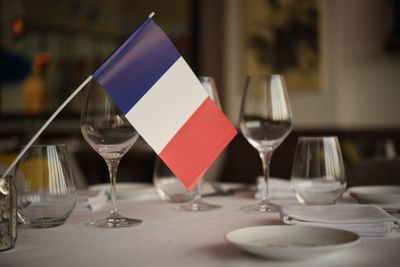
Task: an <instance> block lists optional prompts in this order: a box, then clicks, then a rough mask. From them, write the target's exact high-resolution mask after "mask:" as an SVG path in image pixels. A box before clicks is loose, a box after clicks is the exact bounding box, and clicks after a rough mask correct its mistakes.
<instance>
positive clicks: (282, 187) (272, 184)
mask: <svg viewBox="0 0 400 267" xmlns="http://www.w3.org/2000/svg"><path fill="white" fill-rule="evenodd" d="M265 187H266V184H265V178H264V177H262V176H259V177H257V188H256V193H255V195H254V197H255V198H256V199H262V196H263V195H264V191H265ZM268 187H269V189H268V197H269V198H294V197H295V195H294V193H293V190H292V187H291V185H290V180H287V179H280V178H270V179H269V181H268Z"/></svg>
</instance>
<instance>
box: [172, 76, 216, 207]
mask: <svg viewBox="0 0 400 267" xmlns="http://www.w3.org/2000/svg"><path fill="white" fill-rule="evenodd" d="M199 81H200V82H201V84H202V85H203V87H204V89H205V90H206V92H207V94H208V95H209V96H210V97H211V99H212V100H213V101H214V102H215V103H216V104H217V106H218V107H219V108H221V103H220V101H219V97H218V92H217V87H216V85H215V81H214V78H212V77H209V76H200V77H199ZM203 178H204V177H203ZM203 178H202V179H203ZM202 179H200V180H199V182H198V183H197V185H196V187H195V188H194V190H193V191H194V199H193V200H192V201H191V202H189V203H186V204H183V205H181V206H180V207H178V210H184V211H208V210H213V209H218V208H220V207H221V206H219V205H214V204H209V203H207V202H204V201H203V200H202V198H201V184H202Z"/></svg>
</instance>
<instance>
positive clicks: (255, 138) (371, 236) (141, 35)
mask: <svg viewBox="0 0 400 267" xmlns="http://www.w3.org/2000/svg"><path fill="white" fill-rule="evenodd" d="M153 15H154V13H152V14H151V15H150V16H149V17H148V18H147V19H146V20H145V21H144V22H143V23H142V24H141V25H140V26H139V28H138V30H137V31H136V32H135V33H134V34H133V35H132V36H130V37H129V38H128V39H127V41H125V43H124V44H123V45H122V46H121V48H119V49H118V50H117V51H116V52H115V53H114V54H113V55H112V56H111V57H110V58H109V59H108V60H107V61H106V62H105V63H104V64H103V65H102V66H101V67H100V68H99V69H98V70H97V71H96V72H95V73H93V76H92V75H91V76H89V77H88V78H87V79H86V80H85V81H84V82H83V84H82V85H81V86H80V87H78V88H77V89H76V90H75V91H74V93H73V94H72V95H71V96H70V97H69V98H68V99H67V101H66V102H64V103H63V104H62V105H61V106H60V108H59V109H58V110H57V111H56V112H55V114H54V115H53V116H52V117H51V118H50V119H49V121H47V122H46V123H45V125H44V126H43V127H42V128H41V129H40V130H39V132H38V133H37V134H36V135H35V136H34V138H32V140H31V141H29V142H28V145H27V146H25V147H24V148H23V149H22V150H21V152H20V154H19V155H18V156H17V158H16V160H15V161H14V162H13V163H12V164H11V165H10V166H9V167H8V169H7V170H6V171H5V174H7V172H9V171H10V170H11V169H12V168H13V167H14V166H15V164H17V163H16V162H18V164H17V165H16V168H15V172H14V176H13V177H12V179H8V177H9V176H6V175H5V174H4V177H3V176H1V178H0V211H1V213H0V227H1V228H0V230H1V232H0V233H1V234H2V235H1V237H0V250H3V251H1V252H0V266H61V267H62V266H154V267H155V266H175V267H179V266H185V267H186V266H211V267H213V266H238V267H239V266H266V265H268V266H297V267H301V266H363V267H368V266H377V265H381V266H399V264H400V253H399V248H400V232H399V225H400V219H399V218H397V217H395V216H392V215H395V214H394V213H395V212H398V205H400V199H399V197H398V196H399V191H396V190H392V189H393V188H392V187H385V188H378V189H377V188H375V189H374V190H368V188H367V189H365V188H364V189H363V188H361V189H360V188H350V189H349V192H345V190H346V176H345V173H344V165H343V159H342V155H341V150H340V143H339V140H338V139H337V137H335V136H320V137H301V138H300V139H299V140H298V143H297V147H296V152H295V160H294V164H293V166H288V168H292V176H291V179H290V180H283V179H277V178H273V179H270V177H269V168H270V166H269V163H270V160H271V157H272V154H273V152H274V151H275V150H276V149H277V148H278V147H279V145H280V144H281V143H282V142H283V141H284V140H285V138H286V137H287V136H288V134H289V133H290V131H291V130H292V122H293V115H292V111H291V107H290V101H289V98H288V94H287V90H286V85H285V80H284V77H283V76H282V75H279V74H271V75H249V76H248V77H247V79H246V84H245V90H244V94H243V98H242V104H241V109H240V130H241V132H242V134H243V135H244V136H245V138H246V139H247V140H248V141H249V143H250V144H251V145H252V146H253V147H254V149H256V150H257V151H258V153H259V155H260V159H261V162H262V167H263V169H262V170H263V176H262V177H249V178H252V179H256V181H257V182H256V185H254V186H253V185H245V184H230V183H226V184H223V183H219V182H218V181H217V180H209V179H207V172H206V171H207V170H208V169H209V167H210V166H211V165H212V163H213V162H214V161H215V160H216V158H217V156H218V155H219V154H220V153H221V152H222V150H223V149H224V148H225V147H226V146H227V145H228V143H229V142H230V141H231V140H232V139H233V137H234V136H235V135H236V133H237V132H236V129H235V128H234V127H233V125H232V124H231V123H230V122H229V120H228V119H227V118H226V117H225V116H224V114H223V113H222V112H221V110H220V104H219V100H218V94H217V91H216V87H215V82H214V80H213V79H212V78H211V77H196V76H195V75H194V74H193V72H192V71H191V70H190V67H189V66H188V65H187V64H186V62H185V61H184V60H183V59H182V58H181V56H180V54H179V52H178V51H177V50H176V49H175V47H174V46H173V44H172V43H171V41H170V40H169V39H168V37H167V36H166V35H165V33H164V32H163V31H162V30H161V29H160V28H159V27H158V26H157V25H156V24H155V23H154V21H153V20H152V19H151V17H152V16H153ZM137 43H140V45H137ZM143 44H145V45H143ZM147 44H149V45H147ZM154 45H158V46H157V47H162V48H163V49H154V47H153V46H154ZM143 58H146V64H142V63H143V62H142V61H143ZM148 61H149V62H150V63H151V64H150V63H149V64H147V63H148ZM160 62H162V63H163V64H159V63H160ZM161 65H162V66H161ZM164 65H165V66H164ZM157 68H158V69H157ZM171 69H172V70H171ZM92 78H94V79H96V81H97V82H95V81H91V80H92ZM149 84H150V85H151V86H149ZM86 85H88V88H87V90H86V97H85V101H84V104H83V105H82V112H81V131H82V135H83V137H84V139H85V140H86V142H87V143H88V144H89V145H90V146H91V147H92V148H93V149H94V151H96V153H98V154H99V155H100V156H102V157H103V158H104V161H105V164H106V165H107V167H108V170H109V178H110V184H107V185H104V184H97V185H91V186H90V187H88V188H87V189H85V190H76V188H75V183H74V179H73V177H72V176H73V175H72V173H73V172H72V171H71V164H70V159H69V154H68V149H67V148H66V146H65V145H62V144H60V145H36V146H32V144H33V142H34V141H35V139H37V137H38V136H39V135H40V133H41V132H42V131H43V130H44V129H45V128H46V126H47V125H48V124H49V123H50V122H51V120H52V119H53V118H54V116H55V115H56V114H57V113H58V112H59V111H60V110H61V109H62V108H63V107H64V106H65V105H66V104H67V103H68V101H70V100H71V99H72V97H73V96H74V95H75V94H77V93H78V92H79V91H80V90H81V89H82V88H83V87H85V86H86ZM133 85H134V86H135V88H136V89H135V90H131V87H132V86H133ZM136 86H137V87H136ZM149 87H150V88H149ZM183 87H184V88H185V90H184V91H182V90H181V89H182V88H183ZM137 88H139V89H137ZM106 91H107V93H106ZM132 99H133V100H132ZM166 99H167V101H165V100H166ZM176 99H179V101H178V100H176ZM174 101H175V102H174ZM180 105H182V106H180ZM159 106H163V107H164V109H161V108H160V109H159ZM165 106H166V108H165ZM150 118H151V119H150ZM139 135H141V136H142V137H143V138H144V139H145V140H146V142H147V143H148V144H149V145H150V146H151V147H152V148H153V149H154V151H155V152H156V153H157V155H158V156H159V158H158V159H157V164H156V166H155V171H154V177H153V181H154V185H152V184H141V183H118V184H117V170H118V164H119V161H120V160H121V158H122V157H123V156H124V155H125V153H126V152H127V151H128V150H129V149H130V148H131V147H132V146H133V145H134V144H135V142H136V141H137V139H138V138H139ZM133 149H134V148H133ZM162 164H165V165H162ZM178 179H179V180H178ZM201 182H203V183H201ZM202 184H203V185H204V187H202ZM14 186H15V188H16V192H17V194H15V190H14ZM353 197H354V198H353ZM204 199H205V200H204ZM357 201H359V202H361V204H359V203H358V202H357ZM117 204H118V205H117ZM387 205H390V206H387ZM388 207H389V208H390V209H389V208H388ZM385 208H386V209H387V210H386V211H385ZM17 215H18V221H19V223H20V224H19V225H18V227H17V226H16V217H17ZM17 230H18V231H17ZM16 231H17V238H16V235H15V233H16ZM15 239H16V240H15Z"/></svg>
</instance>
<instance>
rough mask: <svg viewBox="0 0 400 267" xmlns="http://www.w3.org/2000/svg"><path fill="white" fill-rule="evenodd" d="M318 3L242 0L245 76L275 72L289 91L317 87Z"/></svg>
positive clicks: (318, 46)
mask: <svg viewBox="0 0 400 267" xmlns="http://www.w3.org/2000/svg"><path fill="white" fill-rule="evenodd" d="M319 4H320V3H319V1H318V0H305V1H303V0H300V1H287V0H252V1H244V10H245V17H244V18H245V21H244V35H245V36H244V38H245V44H244V47H245V51H244V67H245V71H246V73H248V74H261V73H279V74H283V75H284V76H285V80H286V83H287V87H288V90H289V91H290V92H315V91H318V90H319V89H320V88H321V77H320V76H321V54H320V26H319V25H320V23H319V19H320V9H319Z"/></svg>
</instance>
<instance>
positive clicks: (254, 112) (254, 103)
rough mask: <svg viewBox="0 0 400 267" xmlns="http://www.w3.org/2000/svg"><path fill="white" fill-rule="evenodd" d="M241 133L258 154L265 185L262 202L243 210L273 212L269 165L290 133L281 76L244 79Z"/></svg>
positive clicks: (290, 118) (290, 125)
mask: <svg viewBox="0 0 400 267" xmlns="http://www.w3.org/2000/svg"><path fill="white" fill-rule="evenodd" d="M240 129H241V131H242V133H243V135H244V137H245V138H246V139H247V141H248V142H249V143H250V144H251V145H252V146H253V147H254V148H255V149H257V150H258V152H259V154H260V157H261V160H262V166H263V172H264V179H265V184H266V186H265V190H264V192H263V194H262V200H261V202H260V203H257V204H254V205H250V206H245V207H243V209H244V210H246V211H258V212H276V211H277V210H278V207H277V206H276V205H274V204H272V203H270V202H269V200H268V179H269V163H270V160H271V157H272V154H273V152H274V151H275V149H276V148H277V147H278V146H279V145H280V144H281V143H282V142H283V140H284V139H285V138H286V136H288V134H289V133H290V131H291V129H292V111H291V107H290V103H289V98H288V95H287V92H286V85H285V81H284V78H283V76H282V75H278V74H271V75H251V76H248V77H247V79H246V85H245V91H244V94H243V98H242V106H241V110H240Z"/></svg>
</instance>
